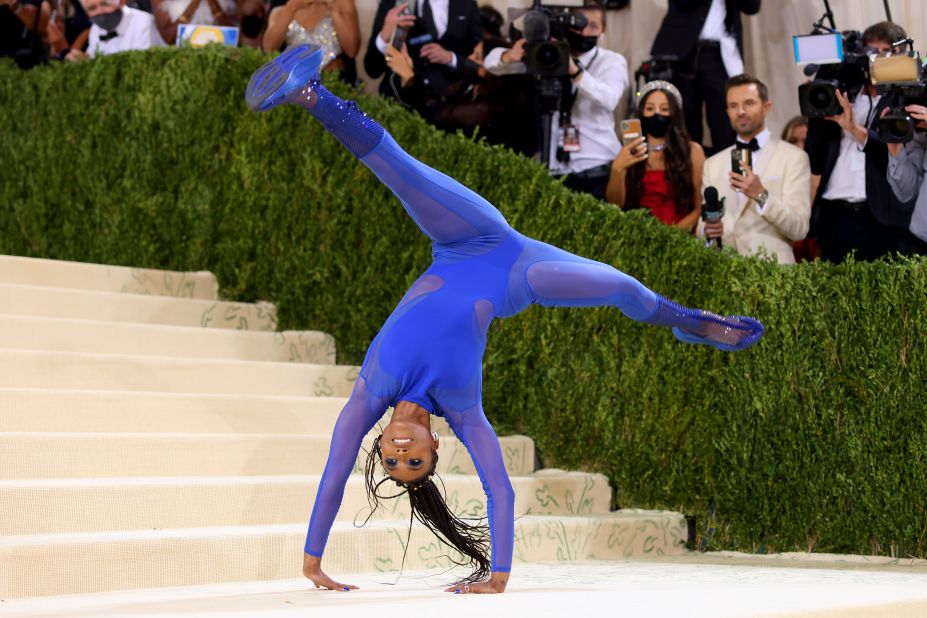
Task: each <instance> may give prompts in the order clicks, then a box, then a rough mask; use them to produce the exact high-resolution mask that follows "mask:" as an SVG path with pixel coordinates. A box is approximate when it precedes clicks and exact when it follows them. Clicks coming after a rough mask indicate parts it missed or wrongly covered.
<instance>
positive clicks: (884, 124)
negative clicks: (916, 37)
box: [869, 39, 927, 144]
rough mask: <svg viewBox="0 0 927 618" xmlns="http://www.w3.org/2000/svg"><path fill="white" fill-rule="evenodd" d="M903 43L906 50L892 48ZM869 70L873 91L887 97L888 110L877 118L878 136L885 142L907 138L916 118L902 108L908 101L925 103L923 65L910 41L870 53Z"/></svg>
mask: <svg viewBox="0 0 927 618" xmlns="http://www.w3.org/2000/svg"><path fill="white" fill-rule="evenodd" d="M906 45H907V46H908V50H907V51H895V50H896V49H898V48H903V47H904V46H906ZM869 72H870V74H871V75H872V83H873V84H874V85H875V87H876V92H877V93H878V94H880V95H882V96H883V97H891V99H890V103H889V105H890V106H891V108H890V110H889V112H888V114H887V115H886V116H884V117H882V118H881V119H879V138H880V139H881V140H882V141H883V142H886V143H895V144H903V143H906V142H910V141H911V140H912V139H914V131H915V126H914V125H915V123H916V121H915V120H914V119H913V118H912V117H911V115H910V114H909V113H908V112H907V111H905V109H904V108H905V106H906V105H912V104H919V105H925V106H927V69H925V68H924V65H923V63H922V62H921V57H920V54H918V53H917V52H916V51H914V41H913V40H912V39H902V40H901V41H895V42H894V43H893V44H892V50H891V51H889V52H886V53H884V54H878V55H877V56H873V57H872V62H871V66H870V69H869Z"/></svg>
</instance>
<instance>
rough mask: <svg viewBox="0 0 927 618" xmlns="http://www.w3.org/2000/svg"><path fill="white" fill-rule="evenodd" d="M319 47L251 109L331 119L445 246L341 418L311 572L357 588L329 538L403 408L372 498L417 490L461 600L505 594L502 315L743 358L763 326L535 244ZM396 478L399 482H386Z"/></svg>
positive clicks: (313, 540) (510, 515) (287, 64)
mask: <svg viewBox="0 0 927 618" xmlns="http://www.w3.org/2000/svg"><path fill="white" fill-rule="evenodd" d="M320 62H321V52H320V51H319V49H318V48H317V47H312V46H305V45H304V46H299V47H293V48H291V49H288V50H287V51H286V52H284V53H283V54H281V55H280V56H278V57H277V58H276V59H274V60H273V61H271V62H269V63H268V64H266V65H264V66H263V67H261V69H259V70H258V71H257V72H256V73H255V74H254V75H253V76H252V78H251V81H250V82H249V84H248V91H247V95H246V99H247V102H248V104H249V106H250V107H251V108H252V109H255V110H259V111H266V110H268V109H271V108H273V107H275V106H277V105H282V104H290V105H299V106H301V107H303V108H304V109H305V110H306V111H308V112H309V113H310V114H312V115H313V116H314V117H315V118H317V119H318V120H319V121H321V122H322V124H323V125H324V126H325V128H326V129H327V130H328V131H329V132H331V133H332V134H333V135H334V136H335V137H336V138H337V139H338V140H339V141H340V142H341V143H342V144H343V145H344V146H345V147H346V148H347V149H348V150H350V151H351V152H352V153H353V154H354V155H355V156H356V157H357V158H358V159H360V160H361V161H362V162H363V163H364V164H365V165H366V166H367V167H368V168H370V170H372V171H373V173H374V174H376V176H377V177H378V178H379V179H380V180H381V181H382V182H383V183H384V184H386V186H388V187H389V188H390V189H391V190H392V192H393V193H394V194H395V195H396V197H398V198H399V200H400V202H402V205H403V207H404V208H405V210H406V212H407V213H408V214H409V216H410V217H412V219H413V220H414V221H415V223H416V224H418V226H419V228H421V230H422V232H424V233H425V234H426V235H427V236H428V238H429V239H430V240H431V242H432V253H433V261H432V263H431V265H430V266H429V267H428V269H427V270H426V271H425V272H424V273H423V274H422V276H421V277H419V278H418V280H417V281H416V282H415V283H414V284H413V285H412V287H411V288H410V289H409V290H408V291H407V292H406V294H405V296H403V298H402V299H401V300H400V301H399V304H398V306H397V307H396V309H395V310H393V313H392V314H391V315H390V316H389V318H388V319H387V320H386V323H385V324H384V325H383V327H382V329H381V330H380V332H379V333H378V334H377V336H376V337H375V338H374V340H373V342H372V343H371V344H370V348H369V349H368V350H367V355H366V357H365V358H364V363H363V365H362V367H361V371H360V375H359V377H358V379H357V382H356V384H355V386H354V390H353V392H352V394H351V397H350V398H349V400H348V402H347V404H346V405H345V407H344V409H343V410H342V411H341V414H340V415H339V417H338V421H337V423H336V424H335V428H334V431H333V434H332V445H331V450H330V453H329V456H328V462H327V464H326V466H325V471H324V472H323V474H322V479H321V482H320V484H319V490H318V493H317V495H316V500H315V505H314V507H313V510H312V518H311V521H310V523H309V531H308V534H307V537H306V545H305V555H304V562H303V573H304V574H305V575H306V577H308V578H309V579H310V580H312V582H313V583H314V584H315V585H316V587H325V588H329V589H333V590H349V589H351V588H353V586H348V585H345V584H342V583H339V582H336V581H335V580H333V579H332V578H330V577H329V576H328V575H326V574H325V573H324V572H323V571H322V569H321V558H322V553H323V550H324V549H325V544H326V542H327V540H328V535H329V531H330V530H331V527H332V524H333V522H334V520H335V516H336V514H337V512H338V508H339V506H340V505H341V500H342V497H343V495H344V489H345V484H346V483H347V480H348V477H349V475H350V474H351V471H352V469H353V466H354V461H355V459H356V457H357V454H358V453H359V451H360V448H361V442H362V440H363V438H364V436H365V435H366V434H367V433H368V432H369V431H370V430H371V429H372V428H373V426H374V425H375V424H376V422H377V421H378V420H379V419H380V418H381V417H382V416H383V415H384V413H385V412H386V410H387V408H389V407H390V406H392V407H393V415H392V419H391V420H390V422H389V424H388V425H387V426H386V428H385V429H384V430H383V433H382V435H381V436H379V437H378V438H376V439H375V441H374V446H373V449H372V450H371V453H370V456H369V458H368V466H367V480H368V492H371V491H372V492H373V494H374V495H375V496H376V495H377V494H376V489H377V486H375V485H374V480H373V477H374V476H375V468H376V466H377V465H382V466H383V468H384V469H385V471H386V473H387V475H388V477H389V479H391V480H392V481H395V482H396V483H397V484H399V485H400V486H402V487H403V488H405V489H406V490H407V492H408V495H409V498H410V501H411V504H412V509H413V513H414V514H415V515H416V517H417V518H418V519H419V521H421V522H422V523H424V524H425V525H426V526H428V527H429V528H430V529H431V530H432V531H434V532H436V533H437V534H438V535H439V538H440V537H443V538H442V540H443V541H445V542H446V543H449V544H450V545H452V546H454V547H456V548H457V549H458V550H459V551H460V552H461V553H462V554H463V555H464V556H465V557H466V559H467V560H468V561H469V563H470V564H471V565H472V566H473V569H474V570H473V573H472V574H471V575H470V576H469V577H467V578H465V579H463V580H461V581H460V582H458V584H456V585H454V586H451V587H450V588H448V591H452V592H461V591H463V592H478V593H483V592H502V591H503V590H505V586H506V582H507V581H508V576H509V571H510V570H511V566H512V549H513V544H514V536H515V532H514V529H515V524H514V492H513V489H512V484H511V482H510V481H509V478H508V475H507V473H506V470H505V465H504V463H503V458H502V451H501V449H500V447H499V440H498V438H497V437H496V434H495V432H494V431H493V428H492V427H491V426H490V424H489V422H488V421H487V420H486V416H485V414H484V413H483V407H482V401H481V399H482V392H481V391H482V388H481V386H482V382H481V380H482V376H481V370H482V359H483V353H484V351H485V349H486V333H487V330H488V328H489V324H490V322H491V321H492V319H493V318H497V317H498V318H503V317H509V316H513V315H515V314H517V313H519V312H520V311H522V310H524V309H525V308H526V307H528V306H529V305H531V304H538V305H544V306H547V307H599V306H610V307H615V308H617V309H618V310H620V311H621V312H622V313H624V314H625V315H626V316H628V317H629V318H631V319H633V320H637V321H639V322H645V323H647V324H654V325H657V326H668V327H672V328H673V333H674V334H675V336H676V337H677V338H678V339H680V340H682V341H684V342H687V343H705V344H709V345H712V346H714V347H716V348H720V349H722V350H730V351H735V350H741V349H743V348H746V347H748V346H750V345H753V344H754V343H756V342H757V341H758V340H759V339H760V337H761V336H762V334H763V327H762V325H761V324H760V323H759V322H758V321H756V320H754V319H753V318H747V317H739V316H734V317H721V316H718V315H715V314H713V313H708V312H706V311H699V310H692V309H687V308H685V307H682V306H680V305H678V304H676V303H674V302H672V301H670V300H668V299H666V298H664V297H662V296H660V295H658V294H655V293H654V292H652V291H650V290H649V289H647V288H646V287H644V286H643V285H641V284H640V283H639V282H638V281H637V280H635V279H633V278H632V277H629V276H628V275H625V274H624V273H622V272H620V271H618V270H616V269H615V268H613V267H611V266H608V265H605V264H601V263H599V262H594V261H592V260H587V259H585V258H582V257H578V256H576V255H573V254H571V253H568V252H566V251H564V250H562V249H558V248H557V247H553V246H551V245H548V244H545V243H542V242H539V241H537V240H534V239H531V238H528V237H526V236H524V235H522V234H520V233H519V232H517V231H516V230H514V229H512V227H511V226H509V225H508V223H506V221H505V219H504V218H503V217H502V215H501V214H500V213H499V211H498V210H496V209H495V208H494V207H493V206H492V205H491V204H489V203H488V202H487V201H486V200H484V199H483V198H481V197H480V196H479V195H477V194H476V193H474V192H473V191H471V190H469V189H467V188H466V187H464V186H463V185H461V184H460V183H458V182H456V181H455V180H453V179H451V178H449V177H448V176H445V175H444V174H442V173H440V172H437V171H435V170H433V169H431V168H430V167H428V166H426V165H424V164H423V163H421V162H419V161H417V160H416V159H414V158H412V157H411V156H410V155H409V154H407V153H406V152H405V151H403V150H402V149H401V148H400V147H399V146H398V145H397V144H396V142H395V141H394V140H393V138H392V137H391V136H390V135H389V134H388V133H387V132H386V131H385V130H384V129H383V127H382V126H380V125H379V124H378V123H377V122H375V121H374V120H372V119H371V118H369V117H367V116H366V115H365V114H364V113H363V112H361V111H359V110H358V109H357V108H356V107H355V105H354V104H353V103H352V102H345V101H343V100H342V99H339V98H338V97H336V96H335V95H333V94H331V93H330V92H329V91H328V90H326V89H325V88H324V87H323V86H322V84H321V83H319V81H318V79H319V70H318V67H319V64H320ZM432 414H434V415H437V416H443V417H444V418H445V419H446V420H447V422H448V424H449V425H450V427H451V429H453V431H454V434H455V435H456V436H457V437H458V439H460V441H461V442H462V443H463V444H464V445H465V446H466V448H467V450H468V451H469V453H470V456H471V457H472V458H473V462H474V464H475V466H476V471H477V474H478V475H479V478H480V480H481V481H482V484H483V488H484V490H485V492H486V502H487V519H488V524H489V534H490V543H489V545H490V550H491V558H488V557H487V555H486V554H487V553H489V552H487V548H486V544H487V543H486V538H485V532H484V530H485V529H484V528H481V527H478V526H471V525H470V524H468V523H467V522H464V521H462V520H460V519H458V518H456V517H454V515H453V514H451V513H450V512H449V510H448V509H447V506H446V505H445V504H444V500H443V498H442V497H441V494H440V492H439V491H438V489H437V487H436V486H435V483H434V482H433V481H432V480H431V477H432V475H433V474H434V471H435V466H436V464H437V461H438V456H437V448H438V439H437V435H436V434H433V433H432V432H431V428H430V415H432ZM384 480H386V479H384Z"/></svg>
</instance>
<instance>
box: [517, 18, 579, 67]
mask: <svg viewBox="0 0 927 618" xmlns="http://www.w3.org/2000/svg"><path fill="white" fill-rule="evenodd" d="M587 23H588V20H587V19H586V16H585V15H583V14H582V13H579V12H574V11H573V10H572V9H570V8H569V7H563V6H545V5H541V4H539V3H536V4H535V5H534V6H533V7H532V8H531V10H530V11H528V13H526V14H525V22H524V30H523V31H524V35H525V40H526V41H527V43H526V44H525V60H524V61H525V66H526V67H527V72H528V73H529V74H531V75H537V76H539V77H566V76H567V75H569V73H570V44H569V43H568V42H567V40H566V38H567V34H566V33H567V31H568V30H582V29H583V28H585V27H586V24H587ZM551 39H553V40H551Z"/></svg>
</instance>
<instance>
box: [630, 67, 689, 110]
mask: <svg viewBox="0 0 927 618" xmlns="http://www.w3.org/2000/svg"><path fill="white" fill-rule="evenodd" d="M678 60H679V56H670V55H661V56H654V57H652V58H648V59H647V60H644V61H643V62H642V63H641V65H640V67H638V69H637V70H636V71H634V92H640V91H641V88H642V87H643V86H644V84H646V83H647V82H652V81H654V80H663V81H665V82H672V81H673V65H674V64H675V63H676V62H677V61H678ZM636 108H637V97H634V96H632V97H631V108H630V110H629V111H630V112H632V113H633V112H634V111H635V110H636Z"/></svg>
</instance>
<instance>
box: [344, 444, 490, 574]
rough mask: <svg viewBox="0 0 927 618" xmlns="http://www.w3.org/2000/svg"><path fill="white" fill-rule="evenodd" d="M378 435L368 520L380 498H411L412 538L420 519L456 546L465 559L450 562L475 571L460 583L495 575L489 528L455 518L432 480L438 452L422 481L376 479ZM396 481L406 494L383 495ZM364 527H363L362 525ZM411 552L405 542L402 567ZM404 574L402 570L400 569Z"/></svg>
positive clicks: (370, 461) (370, 458)
mask: <svg viewBox="0 0 927 618" xmlns="http://www.w3.org/2000/svg"><path fill="white" fill-rule="evenodd" d="M382 437H383V435H382V434H381V435H379V436H377V437H376V439H374V441H373V446H372V447H371V449H370V452H369V453H368V454H367V463H366V466H365V473H364V479H365V483H364V484H365V486H366V489H367V502H368V503H369V505H370V515H369V516H368V517H367V520H365V521H364V523H367V521H369V520H370V518H371V517H372V516H373V513H374V511H376V509H377V507H378V506H379V505H380V500H381V499H391V498H398V497H399V496H401V495H403V494H407V495H408V496H409V504H410V505H411V506H412V512H411V513H410V515H409V538H411V536H412V520H413V518H415V519H417V520H419V521H420V522H421V523H422V524H424V526H425V527H426V528H428V529H429V530H431V531H432V532H434V533H435V535H436V536H437V537H438V540H440V541H441V542H442V543H444V544H445V545H448V546H450V547H454V548H455V549H457V551H459V552H460V553H461V554H463V559H462V560H460V561H458V560H455V559H454V558H453V557H451V556H448V558H449V559H450V561H451V562H452V563H453V564H455V565H457V566H469V567H471V568H472V569H473V571H472V572H471V573H470V575H468V576H467V577H464V578H462V579H461V580H459V581H458V582H456V583H457V584H464V583H471V584H472V583H476V582H479V581H484V580H485V579H487V578H488V577H489V576H490V575H491V574H492V562H491V560H490V558H489V555H490V554H489V550H490V537H489V527H488V526H486V525H474V524H471V523H468V522H467V521H465V520H463V519H461V518H459V517H457V516H456V515H454V514H453V513H452V512H451V511H450V509H449V508H448V507H447V502H446V501H445V497H444V496H443V495H442V493H441V491H440V490H439V489H438V486H437V485H435V482H434V481H433V480H432V477H433V476H434V474H435V468H436V467H437V465H438V453H437V451H434V450H432V452H431V455H432V463H431V468H430V469H429V470H428V471H426V472H425V473H424V474H423V475H422V476H420V477H419V478H417V479H415V480H413V481H410V482H403V481H400V480H397V479H394V478H392V477H390V476H385V477H383V478H382V479H379V480H377V478H376V471H377V466H378V465H379V464H380V462H381V461H382V457H383V455H382V452H381V451H380V438H382ZM389 481H393V482H395V483H396V485H398V486H399V487H401V488H402V489H403V490H404V491H401V492H400V493H398V494H394V495H384V493H381V487H382V486H383V485H384V484H385V483H387V482H389ZM361 525H363V524H361ZM408 551H409V543H408V541H407V542H406V547H405V551H404V552H403V555H402V564H403V565H405V561H406V553H408ZM400 572H402V567H400Z"/></svg>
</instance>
